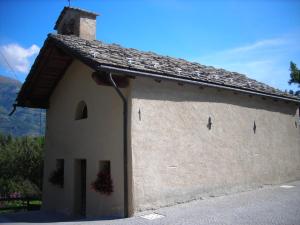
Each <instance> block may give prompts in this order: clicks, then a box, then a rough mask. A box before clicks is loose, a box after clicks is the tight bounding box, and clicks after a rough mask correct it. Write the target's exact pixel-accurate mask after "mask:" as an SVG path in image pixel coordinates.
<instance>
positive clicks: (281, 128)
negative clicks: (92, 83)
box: [130, 78, 300, 212]
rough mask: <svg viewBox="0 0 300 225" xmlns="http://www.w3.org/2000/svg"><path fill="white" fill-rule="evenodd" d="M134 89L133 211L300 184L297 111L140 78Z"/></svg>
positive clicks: (279, 104) (245, 97)
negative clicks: (294, 181)
mask: <svg viewBox="0 0 300 225" xmlns="http://www.w3.org/2000/svg"><path fill="white" fill-rule="evenodd" d="M131 85H132V86H131V88H132V90H131V97H132V102H131V104H132V109H131V110H132V115H131V130H130V132H131V135H132V139H131V152H132V174H133V180H132V185H133V201H132V202H133V203H132V204H133V211H135V212H137V211H143V210H146V209H153V208H158V207H161V206H166V205H172V204H176V203H178V202H185V201H188V200H192V199H197V198H200V197H202V196H214V195H221V194H226V193H230V192H236V191H242V190H248V189H251V188H254V187H260V186H261V185H268V184H278V183H283V182H287V181H292V180H296V179H299V178H300V130H299V124H298V125H297V127H296V124H295V122H296V121H297V118H296V116H295V113H296V110H297V106H296V105H295V104H293V103H288V104H287V103H284V102H283V101H278V102H275V101H274V100H272V99H269V98H267V99H265V100H264V99H262V98H261V97H257V96H252V97H249V96H248V95H245V94H234V93H233V92H230V91H224V90H223V91H218V90H217V89H212V88H204V89H200V88H199V87H197V86H191V85H184V86H179V85H178V84H177V83H174V82H169V81H162V82H161V83H157V82H155V81H154V80H153V79H145V78H137V79H135V80H133V81H132V83H131ZM139 110H140V112H141V120H140V119H139V114H138V112H139ZM209 117H211V119H212V128H211V130H209V129H208V128H207V123H208V118H209ZM254 121H255V123H256V126H257V129H256V133H254V132H253V124H254Z"/></svg>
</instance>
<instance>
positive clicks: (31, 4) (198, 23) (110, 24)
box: [0, 0, 300, 90]
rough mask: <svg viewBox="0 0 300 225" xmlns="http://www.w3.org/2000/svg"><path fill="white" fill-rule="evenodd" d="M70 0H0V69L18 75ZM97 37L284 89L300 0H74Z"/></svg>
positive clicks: (294, 53)
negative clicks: (92, 16) (89, 14)
mask: <svg viewBox="0 0 300 225" xmlns="http://www.w3.org/2000/svg"><path fill="white" fill-rule="evenodd" d="M67 5H68V1H67V0H0V74H1V75H6V76H9V77H12V78H15V79H18V80H20V81H22V82H23V81H24V79H25V78H26V76H27V74H28V72H29V70H30V67H31V65H32V63H33V62H34V59H35V57H36V56H37V54H38V52H39V50H40V48H41V47H42V46H43V43H44V41H45V39H46V37H47V34H49V33H52V32H54V30H53V27H54V24H55V22H56V19H57V18H58V16H59V14H60V12H61V10H62V9H63V7H64V6H67ZM71 6H73V7H79V8H83V9H87V10H89V11H94V12H97V13H99V14H100V16H99V17H98V18H97V39H98V40H101V41H103V42H106V43H116V44H120V45H122V46H124V47H131V48H136V49H139V50H145V51H152V52H156V53H159V54H162V55H169V56H172V57H177V58H183V59H186V60H189V61H193V62H199V63H201V64H204V65H208V66H215V67H217V68H224V69H227V70H229V71H235V72H239V73H243V74H246V75H247V76H248V77H250V78H253V79H256V80H258V81H261V82H264V83H267V84H269V85H271V86H274V87H276V88H279V89H281V90H290V89H292V90H298V88H297V86H296V85H288V80H289V76H290V75H289V74H290V71H289V64H290V61H293V62H295V63H296V64H298V67H300V0H243V1H241V0H239V1H230V0H223V1H222V0H210V1H209V0H203V1H201V0H71Z"/></svg>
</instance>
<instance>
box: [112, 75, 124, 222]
mask: <svg viewBox="0 0 300 225" xmlns="http://www.w3.org/2000/svg"><path fill="white" fill-rule="evenodd" d="M108 76H109V81H110V83H111V84H112V86H113V87H114V89H115V90H116V92H117V93H118V95H119V96H120V98H121V99H122V101H123V167H124V168H123V172H124V217H125V218H127V217H128V169H127V161H128V159H127V127H128V122H127V115H128V107H127V99H126V97H125V96H124V95H123V93H122V92H121V90H120V89H119V88H118V86H117V84H116V82H115V81H114V79H113V77H112V74H111V73H109V74H108Z"/></svg>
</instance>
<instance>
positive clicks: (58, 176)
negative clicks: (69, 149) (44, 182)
mask: <svg viewBox="0 0 300 225" xmlns="http://www.w3.org/2000/svg"><path fill="white" fill-rule="evenodd" d="M64 173H65V161H64V159H56V169H55V170H54V171H52V173H51V174H50V177H49V182H50V183H52V184H53V185H56V186H59V187H61V188H63V187H64Z"/></svg>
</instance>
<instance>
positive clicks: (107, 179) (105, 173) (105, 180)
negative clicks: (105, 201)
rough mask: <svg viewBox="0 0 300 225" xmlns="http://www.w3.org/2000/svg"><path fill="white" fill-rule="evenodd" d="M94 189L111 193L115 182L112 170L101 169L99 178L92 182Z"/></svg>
mask: <svg viewBox="0 0 300 225" xmlns="http://www.w3.org/2000/svg"><path fill="white" fill-rule="evenodd" d="M91 186H92V189H94V190H95V191H96V192H99V193H100V194H105V195H110V194H111V193H112V192H113V184H112V179H111V175H110V171H109V170H107V169H103V170H101V171H100V172H99V173H98V175H97V179H96V180H95V181H94V182H93V183H92V184H91Z"/></svg>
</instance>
